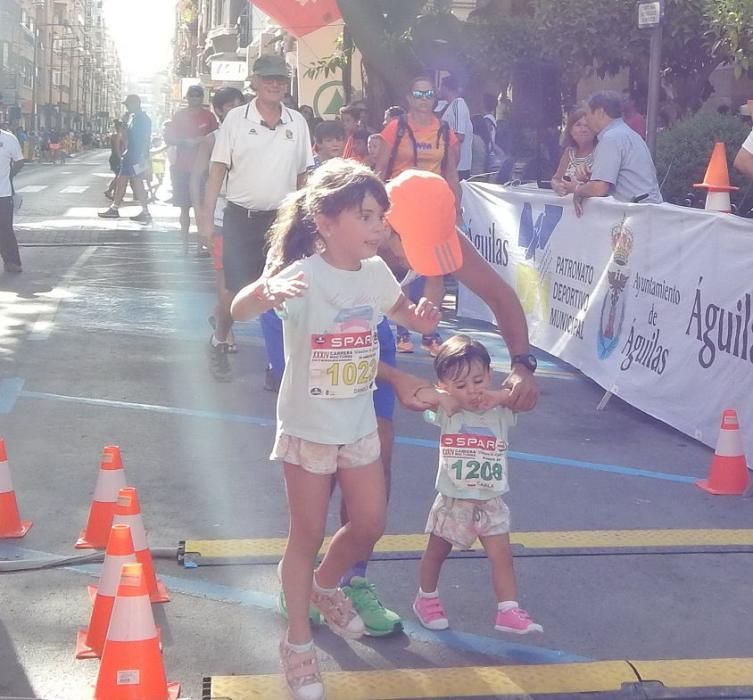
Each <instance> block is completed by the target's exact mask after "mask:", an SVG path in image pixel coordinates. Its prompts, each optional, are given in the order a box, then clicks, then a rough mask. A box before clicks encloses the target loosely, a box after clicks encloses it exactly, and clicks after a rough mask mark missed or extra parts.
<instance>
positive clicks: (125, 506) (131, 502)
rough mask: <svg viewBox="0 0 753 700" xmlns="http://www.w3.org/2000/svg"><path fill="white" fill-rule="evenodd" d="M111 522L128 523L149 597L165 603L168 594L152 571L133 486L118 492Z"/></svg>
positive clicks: (150, 557)
mask: <svg viewBox="0 0 753 700" xmlns="http://www.w3.org/2000/svg"><path fill="white" fill-rule="evenodd" d="M113 524H118V525H130V527H131V536H132V537H133V549H134V551H135V552H136V561H138V562H140V563H141V564H143V565H144V580H145V581H146V587H147V589H148V590H149V597H150V598H151V599H152V603H167V602H168V601H169V600H170V595H169V594H168V592H167V588H166V587H165V584H164V583H162V581H160V580H159V579H158V578H157V575H156V574H155V573H154V563H153V562H152V553H151V552H150V551H149V544H148V542H147V539H146V530H144V522H143V520H142V519H141V507H140V506H139V497H138V494H137V493H136V489H135V488H133V486H126V487H125V488H123V489H120V491H119V492H118V501H117V503H116V504H115V518H114V519H113Z"/></svg>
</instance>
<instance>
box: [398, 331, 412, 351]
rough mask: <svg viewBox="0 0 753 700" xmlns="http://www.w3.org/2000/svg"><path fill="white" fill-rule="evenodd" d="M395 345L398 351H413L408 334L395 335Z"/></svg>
mask: <svg viewBox="0 0 753 700" xmlns="http://www.w3.org/2000/svg"><path fill="white" fill-rule="evenodd" d="M395 346H396V347H397V351H398V352H413V343H412V342H411V339H410V335H407V334H403V333H400V334H399V335H398V336H397V343H396V344H395Z"/></svg>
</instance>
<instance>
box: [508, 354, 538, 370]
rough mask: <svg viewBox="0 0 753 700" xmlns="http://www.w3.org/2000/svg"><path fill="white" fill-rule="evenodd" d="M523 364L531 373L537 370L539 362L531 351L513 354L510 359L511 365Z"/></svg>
mask: <svg viewBox="0 0 753 700" xmlns="http://www.w3.org/2000/svg"><path fill="white" fill-rule="evenodd" d="M512 365H523V367H525V368H526V369H527V370H528V371H529V372H530V373H531V374H533V373H534V372H535V371H536V368H537V367H538V366H539V363H538V362H537V361H536V356H535V355H531V353H525V354H523V355H513V356H512V358H511V360H510V366H512Z"/></svg>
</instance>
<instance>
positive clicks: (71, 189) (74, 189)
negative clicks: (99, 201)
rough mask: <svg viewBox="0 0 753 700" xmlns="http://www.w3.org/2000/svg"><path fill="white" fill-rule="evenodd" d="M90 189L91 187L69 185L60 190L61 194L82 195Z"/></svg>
mask: <svg viewBox="0 0 753 700" xmlns="http://www.w3.org/2000/svg"><path fill="white" fill-rule="evenodd" d="M88 189H89V185H68V187H63V189H62V190H60V193H61V194H81V193H82V192H86V190H88Z"/></svg>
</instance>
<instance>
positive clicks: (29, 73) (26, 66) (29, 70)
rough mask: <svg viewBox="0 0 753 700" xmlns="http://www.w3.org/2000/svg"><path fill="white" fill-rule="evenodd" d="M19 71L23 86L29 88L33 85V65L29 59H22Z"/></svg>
mask: <svg viewBox="0 0 753 700" xmlns="http://www.w3.org/2000/svg"><path fill="white" fill-rule="evenodd" d="M21 73H22V78H23V83H24V87H27V88H30V87H32V86H33V85H34V78H33V75H34V67H33V65H32V64H31V63H30V62H29V61H24V62H23V63H22V64H21Z"/></svg>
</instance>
